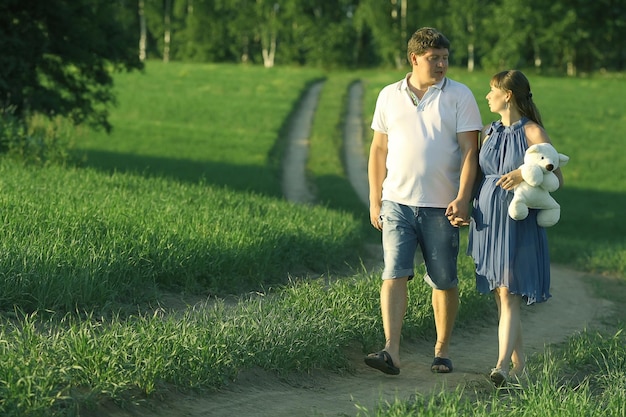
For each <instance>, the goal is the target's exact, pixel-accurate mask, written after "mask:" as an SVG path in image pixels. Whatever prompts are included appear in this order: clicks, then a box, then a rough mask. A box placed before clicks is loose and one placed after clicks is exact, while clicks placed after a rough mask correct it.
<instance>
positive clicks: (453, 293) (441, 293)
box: [432, 287, 459, 372]
mask: <svg viewBox="0 0 626 417" xmlns="http://www.w3.org/2000/svg"><path fill="white" fill-rule="evenodd" d="M432 304H433V313H434V316H435V328H436V329H437V342H436V343H435V357H440V358H449V352H448V349H449V347H450V337H451V336H452V329H453V328H454V321H455V320H456V315H457V312H458V311H459V289H458V288H456V287H455V288H450V289H447V290H435V289H433V294H432ZM432 370H433V371H435V372H450V369H449V368H448V367H447V366H445V365H435V366H433V369H432Z"/></svg>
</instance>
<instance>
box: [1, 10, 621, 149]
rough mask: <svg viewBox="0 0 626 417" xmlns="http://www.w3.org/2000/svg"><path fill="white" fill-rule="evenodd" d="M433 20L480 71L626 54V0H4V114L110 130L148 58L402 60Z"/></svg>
mask: <svg viewBox="0 0 626 417" xmlns="http://www.w3.org/2000/svg"><path fill="white" fill-rule="evenodd" d="M422 26H433V27H436V28H438V29H440V30H441V31H442V32H444V33H445V34H446V36H447V37H448V38H449V39H450V40H451V42H452V48H451V57H450V63H451V65H455V66H465V67H467V68H468V70H470V71H472V70H473V69H475V68H484V69H490V70H498V69H503V68H534V69H536V70H537V71H538V72H542V73H546V74H567V75H571V76H574V75H577V74H581V73H591V72H595V71H605V70H606V71H623V70H624V65H625V60H626V1H625V0H556V1H545V0H45V1H42V0H1V1H0V51H2V53H1V54H0V116H2V117H6V116H7V114H8V115H10V116H11V117H13V116H15V117H18V118H21V117H23V115H24V114H26V113H31V112H40V113H44V114H48V115H52V114H54V115H59V116H64V117H69V118H71V119H72V120H73V121H74V122H76V123H83V122H88V123H91V124H92V125H96V126H100V127H104V128H106V129H108V128H110V125H109V124H108V121H107V110H106V108H107V105H109V104H110V103H112V102H113V101H114V99H115V98H114V96H113V95H112V93H111V91H112V85H113V81H112V75H111V74H112V72H113V71H115V70H135V69H141V68H142V67H143V62H144V61H145V60H147V59H160V60H163V61H166V62H167V61H173V60H176V61H194V62H220V63H225V62H229V63H242V64H251V65H264V66H266V67H272V66H274V65H301V66H313V67H323V68H328V69H335V68H372V67H397V68H399V67H402V66H405V65H406V54H405V51H406V42H407V40H408V38H409V37H410V36H411V34H412V33H413V31H415V30H416V29H417V28H419V27H422ZM1 127H2V126H0V128H1ZM2 135H3V133H2V131H1V130H0V142H2V140H3V139H2V137H3V136H2ZM1 145H2V144H1V143H0V146H1Z"/></svg>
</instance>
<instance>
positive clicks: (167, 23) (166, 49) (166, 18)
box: [163, 0, 172, 62]
mask: <svg viewBox="0 0 626 417" xmlns="http://www.w3.org/2000/svg"><path fill="white" fill-rule="evenodd" d="M171 9H172V0H165V10H164V11H163V29H164V30H163V62H170V41H171V34H172V16H171Z"/></svg>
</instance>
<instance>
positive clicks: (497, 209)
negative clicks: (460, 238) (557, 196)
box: [467, 118, 550, 304]
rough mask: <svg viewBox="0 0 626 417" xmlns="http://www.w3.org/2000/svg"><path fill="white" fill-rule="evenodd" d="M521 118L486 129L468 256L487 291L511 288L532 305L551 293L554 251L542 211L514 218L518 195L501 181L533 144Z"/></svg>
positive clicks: (479, 284)
mask: <svg viewBox="0 0 626 417" xmlns="http://www.w3.org/2000/svg"><path fill="white" fill-rule="evenodd" d="M528 120H529V119H527V118H522V119H521V120H519V121H518V122H516V123H514V124H512V125H511V126H504V125H503V124H502V122H500V121H497V122H493V123H492V124H491V126H490V127H489V128H488V130H487V132H486V133H487V134H488V135H489V137H488V138H487V140H486V141H485V142H484V143H483V145H482V146H481V149H480V153H479V156H478V163H479V165H480V168H481V170H482V172H483V174H484V179H483V180H482V182H481V184H480V185H479V188H478V193H477V195H476V198H475V199H474V202H473V210H472V221H471V223H470V230H469V244H468V248H467V253H468V255H471V256H472V258H473V259H474V263H475V265H476V288H477V290H478V291H479V292H480V293H482V294H486V293H489V292H491V291H493V290H494V289H495V288H498V287H507V288H508V289H509V291H510V292H511V293H513V294H519V295H521V296H522V297H523V299H524V300H525V301H526V303H527V304H532V303H535V302H537V303H540V302H543V301H546V300H547V299H548V298H550V256H549V253H548V237H547V234H546V230H545V229H544V228H543V227H540V226H538V225H537V210H534V209H531V210H530V213H529V214H528V217H527V218H526V219H524V220H513V219H512V218H510V217H509V215H508V211H507V210H508V207H509V203H510V202H511V199H512V198H513V192H512V191H506V190H504V189H503V188H502V187H500V186H496V182H497V181H498V179H499V178H500V176H502V175H504V174H506V173H508V172H510V171H513V170H515V169H517V168H519V166H520V165H522V164H523V163H524V152H525V151H526V149H527V148H528V144H527V142H526V135H525V134H524V128H523V127H524V124H526V123H527V122H528Z"/></svg>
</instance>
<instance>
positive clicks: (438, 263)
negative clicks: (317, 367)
mask: <svg viewBox="0 0 626 417" xmlns="http://www.w3.org/2000/svg"><path fill="white" fill-rule="evenodd" d="M449 48H450V42H449V41H448V39H447V38H446V37H445V36H444V35H443V34H442V33H441V32H439V31H438V30H436V29H433V28H421V29H419V30H417V31H416V32H415V33H414V34H413V36H412V37H411V39H410V40H409V42H408V47H407V57H408V60H409V62H410V64H411V68H412V70H411V72H410V73H408V74H407V76H406V77H405V78H404V79H403V80H401V81H399V82H396V83H394V84H391V85H388V86H386V87H385V88H383V89H382V90H381V92H380V93H379V96H378V100H377V102H376V109H375V111H374V117H373V120H372V125H371V127H372V129H373V130H374V136H373V140H372V144H371V148H370V155H369V162H368V180H369V193H370V221H371V223H372V226H374V227H375V228H376V229H378V230H380V231H382V242H383V252H384V262H385V268H384V270H383V274H382V278H383V282H382V287H381V291H380V304H381V313H382V320H383V328H384V333H385V347H384V349H383V350H381V351H380V352H377V353H372V354H370V355H368V356H366V357H365V363H366V364H367V365H369V366H371V367H373V368H376V369H378V370H380V371H382V372H385V373H387V374H392V375H397V374H399V373H400V367H401V362H400V346H399V345H400V333H401V330H402V321H403V319H404V315H405V313H406V308H407V291H408V290H407V283H408V281H409V280H411V279H412V278H413V276H414V258H415V251H416V249H417V247H418V246H419V247H420V248H421V251H422V255H423V258H424V263H425V266H426V272H427V273H426V275H425V276H424V280H425V281H426V282H427V283H428V284H429V285H430V286H431V287H432V307H433V313H434V318H435V327H436V329H437V341H436V343H435V352H434V360H433V362H432V365H431V369H432V371H433V372H442V373H446V372H452V369H453V367H452V361H451V360H450V357H449V352H448V350H449V343H450V336H451V334H452V328H453V326H454V320H455V318H456V314H457V311H458V306H459V293H458V288H457V284H458V278H457V256H458V252H459V229H458V227H459V226H460V225H465V224H467V223H468V221H469V210H470V199H471V193H472V185H473V183H474V179H475V177H476V173H477V165H478V164H477V153H478V132H479V131H480V129H481V128H482V120H481V118H480V112H479V110H478V105H477V104H476V100H475V98H474V96H473V95H472V93H471V91H470V90H469V88H467V87H466V86H465V85H463V84H461V83H459V82H456V81H454V80H451V79H449V78H446V73H447V70H448V56H449Z"/></svg>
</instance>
